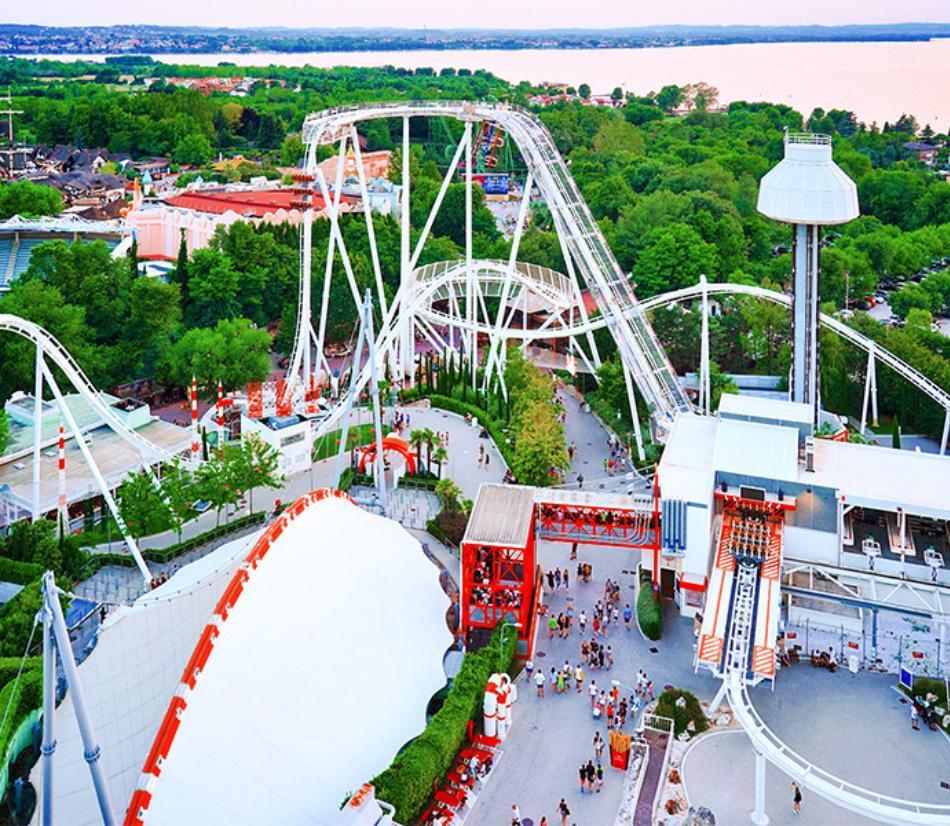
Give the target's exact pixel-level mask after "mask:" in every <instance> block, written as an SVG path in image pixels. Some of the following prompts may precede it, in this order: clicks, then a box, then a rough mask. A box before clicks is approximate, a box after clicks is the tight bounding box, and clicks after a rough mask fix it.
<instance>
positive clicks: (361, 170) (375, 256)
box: [350, 123, 386, 318]
mask: <svg viewBox="0 0 950 826" xmlns="http://www.w3.org/2000/svg"><path fill="white" fill-rule="evenodd" d="M350 141H351V143H352V145H353V155H354V157H355V159H356V174H357V177H358V178H359V182H360V198H361V199H362V201H363V214H364V215H365V217H366V236H367V238H368V239H369V255H370V259H371V260H372V263H373V276H374V278H375V279H376V293H377V295H378V297H379V308H380V309H379V312H380V317H381V318H385V317H386V291H385V289H384V288H383V270H382V267H381V266H380V264H379V251H378V250H377V248H376V229H375V227H374V226H373V207H372V204H371V203H370V200H369V190H368V189H367V186H366V168H365V166H364V165H363V151H362V149H360V135H359V132H358V131H357V129H356V124H355V123H354V124H353V126H352V127H351V129H350Z"/></svg>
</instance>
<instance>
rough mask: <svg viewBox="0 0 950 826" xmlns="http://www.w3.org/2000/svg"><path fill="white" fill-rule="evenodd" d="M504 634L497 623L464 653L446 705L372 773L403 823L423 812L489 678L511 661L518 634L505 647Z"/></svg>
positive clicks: (382, 796) (379, 790)
mask: <svg viewBox="0 0 950 826" xmlns="http://www.w3.org/2000/svg"><path fill="white" fill-rule="evenodd" d="M501 633H502V629H501V627H496V628H495V630H494V631H493V632H492V635H491V639H490V641H489V643H488V645H486V646H485V647H484V648H482V649H481V650H480V651H476V652H471V651H470V652H467V653H466V654H465V657H464V659H463V660H462V667H461V669H460V670H459V673H458V674H457V675H456V677H455V680H454V681H453V682H452V688H451V689H450V690H449V693H448V695H447V696H446V698H445V703H444V704H443V706H442V708H441V709H439V711H438V712H437V713H436V714H435V716H433V718H432V720H431V721H430V722H429V725H427V726H426V728H425V730H424V731H423V732H422V734H420V735H419V736H418V737H417V738H416V739H415V740H413V741H412V742H411V743H409V745H407V746H406V747H405V748H404V749H403V750H402V751H401V752H399V754H398V755H396V759H395V760H393V762H392V763H391V764H390V766H389V768H387V769H385V770H384V771H383V772H382V773H381V774H378V775H377V776H376V777H375V778H373V780H372V783H373V785H374V786H375V787H376V795H377V797H379V798H380V799H381V800H385V801H386V802H387V803H390V804H391V805H393V806H395V807H396V819H397V820H399V822H400V823H412V822H414V821H415V820H416V819H417V818H418V817H419V815H420V814H421V813H422V810H423V808H424V807H425V805H426V803H427V802H428V800H429V798H430V797H431V796H432V791H433V788H434V787H435V785H436V784H438V783H439V782H440V781H441V780H442V778H443V777H445V775H446V773H447V772H448V771H449V769H451V768H452V762H453V761H454V760H455V756H456V754H458V751H459V749H460V748H461V746H462V744H463V742H464V741H465V736H466V733H467V730H468V722H469V720H471V719H472V718H473V717H474V716H475V714H476V712H477V711H478V709H479V708H480V707H481V704H482V698H483V696H484V693H485V684H486V683H487V682H488V678H489V677H490V676H491V675H492V674H494V673H495V672H497V671H500V670H507V669H508V668H509V667H510V666H511V662H512V660H513V659H514V656H515V647H516V645H517V639H518V635H517V634H516V633H515V632H514V629H510V630H509V631H508V632H507V633H506V634H505V645H504V648H503V649H502V647H501V636H500V635H501ZM499 653H500V656H499Z"/></svg>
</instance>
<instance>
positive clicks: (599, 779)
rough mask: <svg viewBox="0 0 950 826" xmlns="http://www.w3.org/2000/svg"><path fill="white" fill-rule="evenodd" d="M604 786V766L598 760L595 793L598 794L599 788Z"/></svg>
mask: <svg viewBox="0 0 950 826" xmlns="http://www.w3.org/2000/svg"><path fill="white" fill-rule="evenodd" d="M603 787H604V767H603V765H602V764H601V763H600V762H598V763H597V794H600V790H601V789H602V788H603Z"/></svg>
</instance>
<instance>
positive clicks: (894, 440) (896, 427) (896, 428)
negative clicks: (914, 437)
mask: <svg viewBox="0 0 950 826" xmlns="http://www.w3.org/2000/svg"><path fill="white" fill-rule="evenodd" d="M891 447H892V448H894V449H895V450H900V449H901V425H900V422H899V421H898V420H897V416H896V415H895V416H894V418H893V419H892V420H891Z"/></svg>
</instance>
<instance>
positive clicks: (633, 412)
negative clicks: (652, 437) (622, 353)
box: [621, 362, 646, 462]
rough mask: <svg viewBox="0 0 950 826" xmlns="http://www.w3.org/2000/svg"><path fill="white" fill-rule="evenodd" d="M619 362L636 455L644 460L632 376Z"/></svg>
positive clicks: (644, 455) (644, 454) (624, 365)
mask: <svg viewBox="0 0 950 826" xmlns="http://www.w3.org/2000/svg"><path fill="white" fill-rule="evenodd" d="M621 364H623V381H624V384H625V385H626V386H627V403H628V404H629V405H630V417H631V418H632V419H633V435H634V438H635V439H636V441H637V456H638V457H639V458H640V461H641V462H643V461H645V460H646V453H644V450H643V434H642V433H641V432H640V416H639V415H638V414H637V397H636V394H635V393H634V390H633V377H632V376H631V375H630V371H629V370H628V369H627V366H626V364H625V363H623V362H621Z"/></svg>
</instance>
